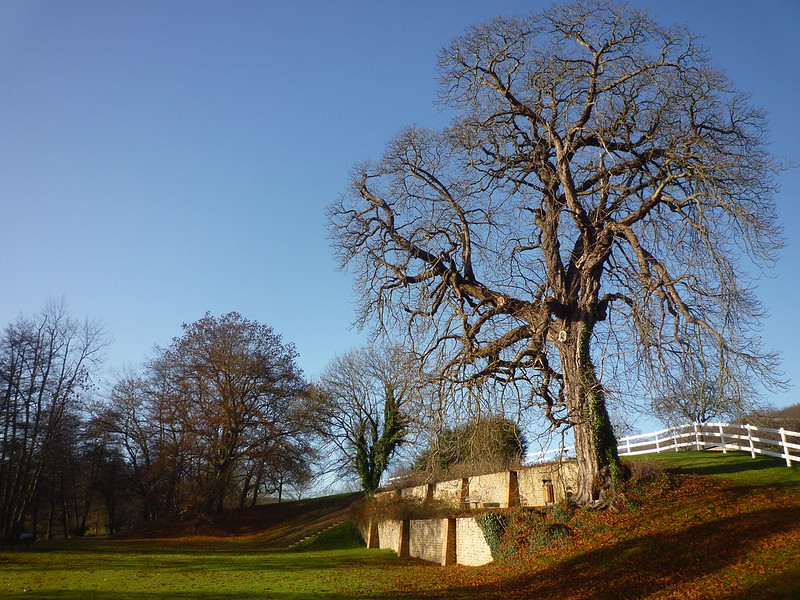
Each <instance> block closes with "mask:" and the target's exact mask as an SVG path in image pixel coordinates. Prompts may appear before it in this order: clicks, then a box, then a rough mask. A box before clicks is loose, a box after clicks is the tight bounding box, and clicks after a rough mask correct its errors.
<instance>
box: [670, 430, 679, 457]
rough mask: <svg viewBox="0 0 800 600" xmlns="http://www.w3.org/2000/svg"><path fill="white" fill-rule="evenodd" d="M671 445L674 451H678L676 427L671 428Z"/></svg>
mask: <svg viewBox="0 0 800 600" xmlns="http://www.w3.org/2000/svg"><path fill="white" fill-rule="evenodd" d="M672 447H673V448H675V452H680V447H679V446H678V428H677V427H673V428H672Z"/></svg>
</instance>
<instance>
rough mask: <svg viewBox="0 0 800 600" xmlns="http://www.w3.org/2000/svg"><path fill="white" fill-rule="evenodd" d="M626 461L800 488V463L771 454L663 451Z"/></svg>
mask: <svg viewBox="0 0 800 600" xmlns="http://www.w3.org/2000/svg"><path fill="white" fill-rule="evenodd" d="M623 459H624V460H626V461H652V462H655V463H658V464H659V465H661V466H663V467H664V468H666V469H668V470H670V471H673V472H676V473H690V474H695V475H711V476H714V477H723V478H725V479H729V480H732V481H735V482H737V483H739V484H741V485H744V486H748V487H774V488H783V489H796V490H797V491H798V492H800V464H797V463H795V465H794V466H792V467H787V466H786V462H785V461H784V460H783V459H780V458H773V457H771V456H759V455H758V454H757V455H756V458H751V457H750V454H749V453H747V452H730V451H729V452H728V453H726V454H723V453H722V452H710V451H706V452H697V451H692V452H663V453H661V454H643V455H639V456H635V457H630V458H625V457H623Z"/></svg>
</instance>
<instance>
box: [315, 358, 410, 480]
mask: <svg viewBox="0 0 800 600" xmlns="http://www.w3.org/2000/svg"><path fill="white" fill-rule="evenodd" d="M412 374H413V366H412V365H411V364H410V363H409V361H408V357H407V355H406V354H405V353H404V352H402V350H400V349H399V348H397V347H384V348H378V347H367V348H360V349H357V350H352V351H350V352H348V353H346V354H343V355H341V356H337V357H336V358H334V359H333V360H332V361H331V362H330V363H329V364H328V366H327V368H326V369H325V372H324V373H323V375H322V377H321V379H320V382H319V384H318V385H317V386H315V388H314V390H313V392H312V394H311V397H312V406H313V408H312V411H313V415H314V416H313V418H312V420H313V421H314V422H315V423H316V427H317V430H318V432H319V433H320V435H321V436H322V438H323V439H324V440H326V441H327V443H328V444H329V445H330V446H331V447H332V448H333V449H334V451H335V453H336V455H337V456H338V464H337V466H338V467H339V470H340V471H341V472H345V473H349V474H355V475H358V477H359V479H360V481H361V485H362V487H363V489H364V490H365V491H367V492H374V491H375V490H376V489H377V488H378V486H380V481H381V476H382V475H383V473H384V472H385V471H386V468H387V466H388V464H389V460H390V459H391V458H392V456H393V454H394V452H395V450H396V449H397V447H398V446H399V445H400V444H401V443H402V442H403V441H404V439H405V436H406V434H407V432H408V425H409V421H410V417H409V415H410V404H411V402H412V400H413V399H414V398H415V392H416V390H417V386H416V385H415V380H414V378H413V377H412Z"/></svg>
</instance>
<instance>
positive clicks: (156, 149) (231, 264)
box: [0, 0, 800, 406]
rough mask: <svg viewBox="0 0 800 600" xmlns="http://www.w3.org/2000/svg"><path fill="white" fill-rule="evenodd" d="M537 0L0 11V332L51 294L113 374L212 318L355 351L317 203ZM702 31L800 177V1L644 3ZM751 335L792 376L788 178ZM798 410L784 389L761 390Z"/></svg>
mask: <svg viewBox="0 0 800 600" xmlns="http://www.w3.org/2000/svg"><path fill="white" fill-rule="evenodd" d="M549 4H550V3H549V2H547V3H544V2H536V1H527V2H523V1H512V0H499V1H494V2H486V1H485V0H483V1H473V0H470V1H464V0H459V1H456V0H453V1H435V0H427V1H418V0H406V1H403V2H376V1H374V0H373V1H335V0H327V1H323V0H319V1H305V2H304V1H300V0H294V1H284V2H270V1H267V0H263V1H225V2H223V1H218V2H208V1H202V0H191V1H188V0H186V1H164V0H160V1H157V2H151V1H141V0H137V1H132V0H131V1H125V2H123V1H115V0H103V1H69V2H66V1H59V0H51V1H36V0H24V1H22V0H13V1H11V0H2V1H0V81H2V93H0V206H1V207H2V212H0V223H2V226H1V227H0V281H1V282H2V283H0V294H1V295H0V325H5V324H6V323H8V322H10V321H12V320H13V319H14V318H15V317H16V316H17V315H19V314H20V313H25V314H30V313H33V312H35V311H36V310H38V309H39V308H41V307H42V306H43V305H44V304H45V302H46V300H47V299H48V298H49V297H55V298H59V297H62V296H63V297H64V298H65V300H66V303H67V305H68V307H69V309H70V312H71V314H72V315H73V316H76V317H82V316H89V317H91V318H97V319H100V320H102V321H103V322H104V323H105V325H106V327H107V328H108V330H109V331H110V333H111V334H112V335H113V337H114V339H115V341H114V343H113V345H112V346H111V347H110V348H109V349H108V352H107V365H108V366H109V367H112V368H117V367H121V366H123V365H135V364H138V363H140V362H141V361H142V360H143V359H144V358H145V357H146V356H147V355H148V354H149V353H150V351H151V349H152V347H153V346H154V345H155V344H159V345H165V344H167V343H169V341H170V339H171V338H172V337H173V336H175V335H178V334H179V333H180V324H181V323H182V322H191V321H194V320H195V319H197V318H199V317H201V316H202V315H203V314H204V313H205V312H206V311H211V312H212V313H214V314H222V313H225V312H228V311H232V310H236V311H239V312H240V313H242V314H243V315H244V316H245V317H247V318H249V319H253V320H257V321H260V322H263V323H267V324H269V325H271V326H273V327H274V328H275V330H276V331H278V332H279V333H281V334H282V335H283V336H284V339H285V340H287V341H291V342H293V343H295V344H296V346H297V348H298V351H299V353H300V364H301V366H302V367H303V369H304V370H305V372H306V374H307V375H309V376H314V375H316V374H318V373H319V371H320V370H321V369H322V368H323V367H324V365H325V363H326V362H327V361H328V360H329V359H330V358H331V357H332V356H333V355H335V354H336V353H339V352H342V351H344V350H347V349H349V348H350V347H352V346H354V345H357V344H359V343H360V342H362V341H363V340H364V339H365V337H364V336H363V335H361V334H359V333H358V332H356V331H353V330H352V329H351V327H350V324H351V322H352V320H353V310H352V304H351V303H352V300H353V294H352V292H351V280H350V279H349V277H348V276H347V275H346V274H343V273H340V272H338V271H337V269H336V265H335V262H334V259H333V258H332V254H331V251H330V248H329V245H328V240H327V239H326V228H325V217H324V209H325V206H326V205H327V204H328V203H329V202H331V201H332V200H334V199H335V198H337V196H338V195H339V194H340V193H341V192H342V191H343V190H344V188H345V186H346V184H347V178H348V172H349V169H350V167H351V166H352V165H353V164H354V163H356V162H359V161H362V160H365V159H369V158H377V157H379V156H380V154H381V153H382V150H383V144H384V142H385V141H386V140H388V139H389V138H390V137H391V136H392V135H394V134H395V133H396V132H397V131H398V130H399V129H400V128H401V127H403V126H405V125H409V124H413V123H416V124H420V125H430V126H436V125H441V124H444V121H445V117H444V116H443V115H441V114H440V113H439V112H438V110H437V109H436V108H435V106H434V99H435V96H436V92H437V88H436V73H435V70H434V66H435V62H436V56H437V53H438V50H439V48H440V47H442V46H443V45H445V44H447V43H448V42H449V41H450V39H451V38H452V37H454V36H455V35H458V34H459V33H461V32H462V31H463V30H464V29H465V28H466V27H467V26H469V25H470V24H472V23H475V22H478V21H481V20H484V19H488V18H491V17H493V16H494V15H496V14H501V13H502V14H516V13H527V12H536V11H538V10H540V9H541V8H543V7H544V6H546V5H549ZM632 4H633V5H634V6H637V7H644V8H650V9H651V10H652V14H653V15H654V16H655V17H656V18H657V19H658V20H659V21H661V22H663V23H667V22H670V23H671V22H681V23H688V24H689V26H690V27H691V28H692V29H694V30H695V31H697V32H698V33H701V34H703V35H705V36H706V43H707V45H708V46H709V47H710V49H711V52H712V55H713V56H714V58H715V61H716V63H717V64H718V65H719V66H720V67H722V68H723V69H725V70H726V71H727V72H728V74H729V75H730V76H731V78H732V79H733V80H734V81H735V82H736V83H737V84H738V86H739V88H741V89H743V90H745V91H748V92H750V93H751V94H752V95H753V101H754V104H756V105H758V106H760V107H763V108H765V109H766V110H767V111H768V112H769V114H770V116H771V122H772V139H773V140H774V152H775V154H776V155H778V156H779V157H784V158H787V159H790V160H793V161H794V162H795V163H800V150H798V140H799V139H800V126H799V123H798V120H799V119H798V109H797V107H798V102H800V35H799V34H798V31H799V30H800V2H799V1H798V0H762V1H760V2H753V1H751V0H740V1H737V0H730V1H722V0H712V1H703V0H670V1H669V2H666V1H664V2H662V1H656V0H652V1H638V2H633V3H632ZM782 181H783V189H782V193H781V194H780V196H779V197H778V210H779V213H780V217H781V219H782V221H783V222H784V224H785V229H786V236H787V239H788V246H787V248H786V250H785V252H784V255H783V259H782V261H781V264H780V266H779V268H778V269H777V270H776V271H775V273H774V275H775V278H774V279H771V280H768V281H764V282H763V284H762V286H761V292H762V294H761V295H762V299H763V300H764V302H765V304H766V305H767V306H768V308H769V310H770V315H771V316H770V317H769V319H768V320H767V321H766V322H765V328H764V332H763V337H764V340H765V342H766V345H767V346H768V347H771V348H775V349H777V350H780V351H781V352H783V354H784V358H785V360H784V370H785V372H786V374H787V376H788V377H790V378H791V379H792V380H794V382H795V383H797V382H798V381H800V343H798V331H799V330H800V326H798V323H800V318H798V311H799V310H800V283H798V268H800V204H798V200H799V199H798V194H799V193H800V172H798V170H794V171H791V172H787V173H786V174H784V176H783V178H782ZM773 400H774V402H775V403H776V404H777V405H779V406H783V405H787V404H792V403H794V402H797V401H800V390H798V389H797V388H795V389H794V390H793V391H792V392H790V393H788V394H784V395H782V396H780V397H777V398H774V399H773Z"/></svg>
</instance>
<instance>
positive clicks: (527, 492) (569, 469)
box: [517, 462, 578, 506]
mask: <svg viewBox="0 0 800 600" xmlns="http://www.w3.org/2000/svg"><path fill="white" fill-rule="evenodd" d="M517 482H518V486H519V497H520V504H521V505H522V506H545V505H546V504H548V502H547V497H546V496H547V492H546V489H545V486H546V485H547V484H545V482H549V485H551V486H552V489H553V500H554V501H555V502H561V501H562V500H565V499H566V498H567V495H568V493H569V492H571V491H574V490H575V489H577V485H578V468H577V464H576V463H574V462H565V463H561V464H547V465H537V466H533V467H527V468H524V469H520V470H519V471H517Z"/></svg>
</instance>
